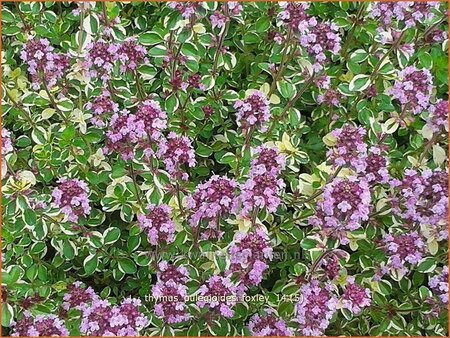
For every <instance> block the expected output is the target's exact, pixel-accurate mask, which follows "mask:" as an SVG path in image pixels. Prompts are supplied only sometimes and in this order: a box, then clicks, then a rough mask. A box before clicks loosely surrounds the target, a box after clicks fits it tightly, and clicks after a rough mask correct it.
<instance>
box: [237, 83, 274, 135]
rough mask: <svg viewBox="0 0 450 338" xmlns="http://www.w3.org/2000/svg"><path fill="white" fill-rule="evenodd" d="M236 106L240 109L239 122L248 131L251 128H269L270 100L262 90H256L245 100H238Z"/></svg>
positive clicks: (260, 129)
mask: <svg viewBox="0 0 450 338" xmlns="http://www.w3.org/2000/svg"><path fill="white" fill-rule="evenodd" d="M234 108H236V109H237V110H238V111H237V119H236V121H237V124H238V125H239V126H240V127H241V128H242V129H243V130H245V132H246V133H248V131H249V130H250V128H253V129H257V130H259V131H261V132H264V131H266V130H267V126H266V123H267V121H269V119H270V110H269V101H267V99H266V96H265V95H264V94H263V93H262V92H260V91H257V90H256V91H254V92H253V93H252V94H251V95H250V96H249V97H247V98H246V99H245V100H243V101H242V100H237V101H236V102H235V104H234Z"/></svg>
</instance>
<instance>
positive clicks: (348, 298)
mask: <svg viewBox="0 0 450 338" xmlns="http://www.w3.org/2000/svg"><path fill="white" fill-rule="evenodd" d="M370 303H371V300H370V290H369V289H364V288H363V287H361V286H359V285H358V284H356V283H355V278H354V277H348V278H347V283H346V284H345V291H344V294H343V295H342V305H343V307H344V309H348V310H350V312H351V313H353V314H358V313H360V312H361V311H362V309H363V308H365V307H367V306H370Z"/></svg>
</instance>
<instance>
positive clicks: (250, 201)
mask: <svg viewBox="0 0 450 338" xmlns="http://www.w3.org/2000/svg"><path fill="white" fill-rule="evenodd" d="M255 153H256V155H257V157H256V159H254V160H253V161H252V165H251V167H250V172H249V178H248V179H247V181H246V182H245V183H244V184H241V187H240V188H241V194H240V195H239V197H238V202H239V203H240V204H241V205H242V209H241V214H242V216H244V217H248V216H249V215H250V214H251V213H252V212H255V210H258V209H260V208H267V210H268V211H269V212H275V211H276V210H277V208H278V206H279V205H280V203H281V200H280V196H279V195H280V192H281V190H282V189H283V188H284V186H285V184H284V182H283V180H282V179H278V177H277V176H278V175H279V173H280V172H281V170H282V169H283V168H284V158H283V157H281V156H280V155H279V154H278V152H277V151H275V150H274V149H267V148H266V147H261V148H258V149H257V150H256V152H255Z"/></svg>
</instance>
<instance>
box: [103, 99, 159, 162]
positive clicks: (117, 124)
mask: <svg viewBox="0 0 450 338" xmlns="http://www.w3.org/2000/svg"><path fill="white" fill-rule="evenodd" d="M166 125H167V115H166V113H165V112H164V111H163V110H162V109H161V107H160V105H159V103H158V102H156V101H153V100H147V101H144V102H142V103H141V104H140V105H139V106H138V108H137V111H136V113H135V114H131V113H129V112H128V111H127V110H123V111H121V112H120V113H115V114H114V115H113V116H112V118H111V121H110V124H109V130H108V131H107V133H106V138H107V139H106V146H105V148H104V151H105V152H106V153H109V152H112V151H115V152H117V153H119V154H121V156H122V159H123V160H130V159H133V158H134V155H135V146H136V145H138V146H140V147H141V148H143V149H144V150H145V153H146V155H147V156H150V155H152V154H153V150H152V148H151V145H152V142H151V141H161V142H162V146H163V147H164V146H165V141H164V140H163V139H162V131H163V130H165V129H166ZM160 146H161V145H160Z"/></svg>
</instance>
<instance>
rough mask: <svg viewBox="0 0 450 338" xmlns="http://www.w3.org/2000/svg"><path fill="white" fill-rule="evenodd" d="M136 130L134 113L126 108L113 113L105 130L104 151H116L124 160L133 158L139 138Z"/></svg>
mask: <svg viewBox="0 0 450 338" xmlns="http://www.w3.org/2000/svg"><path fill="white" fill-rule="evenodd" d="M136 131H138V130H137V128H136V126H135V116H134V115H132V114H130V113H129V112H128V111H127V110H123V111H121V112H119V113H115V114H114V115H113V116H112V117H111V121H110V123H109V129H108V131H107V132H106V142H105V147H104V149H103V151H104V153H106V154H107V153H111V152H117V153H119V154H120V155H121V157H122V159H123V160H124V161H126V160H131V159H133V158H134V151H135V149H134V148H135V145H136V144H137V142H138V140H139V138H138V135H137V134H136Z"/></svg>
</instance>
